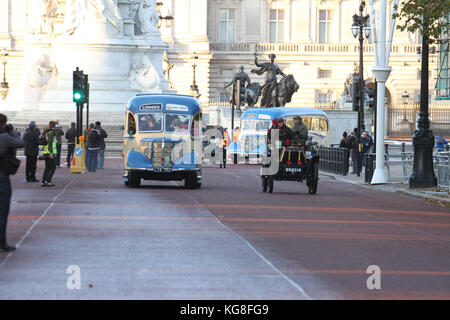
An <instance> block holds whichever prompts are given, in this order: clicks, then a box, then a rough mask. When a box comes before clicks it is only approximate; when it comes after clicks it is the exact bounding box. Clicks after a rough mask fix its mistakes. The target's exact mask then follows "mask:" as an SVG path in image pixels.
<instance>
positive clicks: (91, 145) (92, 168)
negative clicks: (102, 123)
mask: <svg viewBox="0 0 450 320" xmlns="http://www.w3.org/2000/svg"><path fill="white" fill-rule="evenodd" d="M87 146H88V150H89V159H88V162H87V169H88V172H96V171H97V164H98V152H99V150H100V146H101V134H100V132H99V131H98V130H97V129H96V128H95V127H94V128H92V129H91V131H90V132H89V139H88V144H87Z"/></svg>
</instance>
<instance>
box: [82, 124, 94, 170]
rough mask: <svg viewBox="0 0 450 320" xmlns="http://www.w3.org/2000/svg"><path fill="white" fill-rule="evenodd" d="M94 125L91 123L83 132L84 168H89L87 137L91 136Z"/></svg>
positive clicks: (89, 155)
mask: <svg viewBox="0 0 450 320" xmlns="http://www.w3.org/2000/svg"><path fill="white" fill-rule="evenodd" d="M94 127H95V125H94V124H93V123H90V124H89V128H88V129H87V130H84V150H86V156H85V157H84V165H85V166H86V168H89V159H90V157H91V154H90V152H89V148H88V146H89V135H90V134H91V131H92V129H94Z"/></svg>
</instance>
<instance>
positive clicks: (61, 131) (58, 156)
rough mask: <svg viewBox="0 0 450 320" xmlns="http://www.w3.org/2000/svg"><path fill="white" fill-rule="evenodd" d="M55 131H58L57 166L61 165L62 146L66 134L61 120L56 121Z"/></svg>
mask: <svg viewBox="0 0 450 320" xmlns="http://www.w3.org/2000/svg"><path fill="white" fill-rule="evenodd" d="M55 132H56V152H57V153H56V155H55V158H56V167H58V168H59V167H61V149H62V148H61V146H62V137H63V136H64V131H63V129H62V127H61V125H60V124H59V120H56V121H55Z"/></svg>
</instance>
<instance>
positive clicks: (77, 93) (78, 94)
mask: <svg viewBox="0 0 450 320" xmlns="http://www.w3.org/2000/svg"><path fill="white" fill-rule="evenodd" d="M73 97H74V99H75V100H81V93H79V92H75V93H74V94H73Z"/></svg>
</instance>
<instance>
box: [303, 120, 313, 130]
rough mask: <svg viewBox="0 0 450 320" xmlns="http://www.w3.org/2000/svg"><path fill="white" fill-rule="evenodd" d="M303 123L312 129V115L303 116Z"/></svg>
mask: <svg viewBox="0 0 450 320" xmlns="http://www.w3.org/2000/svg"><path fill="white" fill-rule="evenodd" d="M303 124H304V125H305V126H306V128H307V129H308V130H311V118H310V117H307V118H306V117H305V118H303Z"/></svg>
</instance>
